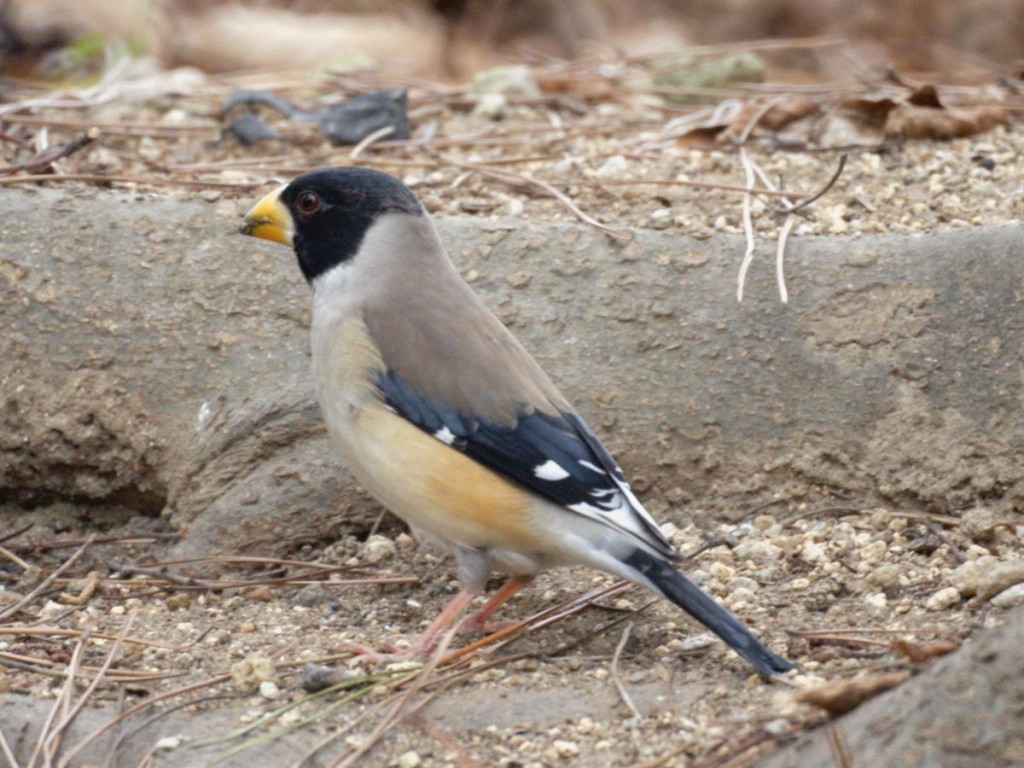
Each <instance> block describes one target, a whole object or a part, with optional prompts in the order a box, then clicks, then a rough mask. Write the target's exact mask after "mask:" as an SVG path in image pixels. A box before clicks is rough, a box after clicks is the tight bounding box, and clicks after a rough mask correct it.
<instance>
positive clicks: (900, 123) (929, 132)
mask: <svg viewBox="0 0 1024 768" xmlns="http://www.w3.org/2000/svg"><path fill="white" fill-rule="evenodd" d="M1008 119H1009V118H1008V115H1007V112H1006V110H1005V109H1004V108H1003V107H1000V106H997V105H994V104H983V105H978V106H974V107H943V108H935V107H920V106H917V105H915V104H900V105H899V106H897V107H896V109H894V110H893V112H892V114H891V115H889V120H888V122H887V124H886V126H885V136H886V138H890V139H959V138H963V137H965V136H973V135H975V134H977V133H984V132H985V131H988V130H991V129H992V128H995V127H996V126H997V125H1005V124H1006V122H1007V120H1008Z"/></svg>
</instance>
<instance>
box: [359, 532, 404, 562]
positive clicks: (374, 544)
mask: <svg viewBox="0 0 1024 768" xmlns="http://www.w3.org/2000/svg"><path fill="white" fill-rule="evenodd" d="M397 549H398V548H397V547H396V546H395V542H393V541H392V540H391V539H389V538H388V537H387V536H380V535H379V534H374V535H373V536H371V537H370V538H368V539H367V540H366V543H365V544H364V545H363V559H365V560H366V562H368V563H379V562H380V561H381V560H384V559H386V558H389V557H393V556H394V554H395V551H396V550H397Z"/></svg>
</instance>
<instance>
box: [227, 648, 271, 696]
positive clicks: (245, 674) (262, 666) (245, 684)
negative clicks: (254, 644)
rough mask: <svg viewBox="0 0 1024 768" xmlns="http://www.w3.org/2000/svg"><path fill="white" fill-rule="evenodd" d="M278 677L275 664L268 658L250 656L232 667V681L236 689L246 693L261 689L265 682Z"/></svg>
mask: <svg viewBox="0 0 1024 768" xmlns="http://www.w3.org/2000/svg"><path fill="white" fill-rule="evenodd" d="M276 677H277V673H276V672H275V671H274V662H273V661H271V660H270V659H269V658H268V657H267V656H256V655H254V656H249V657H247V658H245V659H242V660H241V661H238V662H235V663H234V664H232V665H231V680H232V682H234V684H235V687H236V688H238V689H239V690H241V691H245V692H246V693H248V692H250V691H254V690H256V689H257V688H259V687H260V683H262V682H264V681H265V680H273V679H274V678H276Z"/></svg>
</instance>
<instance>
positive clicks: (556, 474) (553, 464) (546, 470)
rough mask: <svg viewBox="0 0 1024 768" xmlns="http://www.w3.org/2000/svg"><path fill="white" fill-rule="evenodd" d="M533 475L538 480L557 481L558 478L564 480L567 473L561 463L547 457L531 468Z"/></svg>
mask: <svg viewBox="0 0 1024 768" xmlns="http://www.w3.org/2000/svg"><path fill="white" fill-rule="evenodd" d="M533 475H534V477H536V478H538V479H540V480H550V481H552V482H557V481H559V480H565V478H567V477H568V476H569V473H568V472H566V471H565V469H564V468H563V467H562V465H561V464H559V463H558V462H557V461H555V460H554V459H548V460H547V461H545V462H544V463H543V464H541V465H539V466H536V467H534V468H533Z"/></svg>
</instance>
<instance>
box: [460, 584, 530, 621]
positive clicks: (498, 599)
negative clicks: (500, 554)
mask: <svg viewBox="0 0 1024 768" xmlns="http://www.w3.org/2000/svg"><path fill="white" fill-rule="evenodd" d="M531 581H533V576H511V577H509V579H508V581H506V582H505V583H504V584H502V585H501V586H500V587H499V588H498V591H497V592H495V593H494V594H493V595H491V597H490V599H489V600H488V601H487V602H486V603H484V604H483V605H482V606H480V607H479V608H478V609H477V610H475V611H473V613H471V614H470V615H469V616H468V617H467V618H466V623H465V625H464V626H465V629H467V630H471V631H475V632H487V631H488V630H491V631H495V630H497V629H501V627H500V626H499V627H494V626H492V625H488V623H487V621H488V619H490V618H491V616H493V615H494V614H495V612H496V611H497V610H498V609H499V608H501V606H503V605H504V604H505V603H506V602H508V599H509V598H510V597H512V595H514V594H515V593H516V592H518V591H519V590H521V589H522V588H523V587H525V586H527V585H528V584H529V583H530V582H531Z"/></svg>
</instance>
